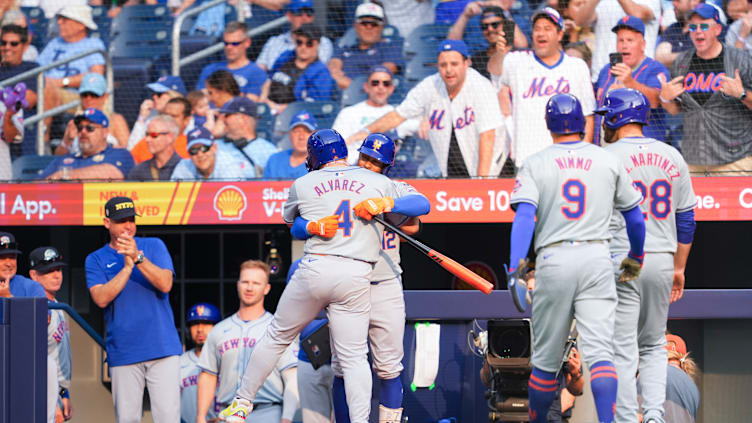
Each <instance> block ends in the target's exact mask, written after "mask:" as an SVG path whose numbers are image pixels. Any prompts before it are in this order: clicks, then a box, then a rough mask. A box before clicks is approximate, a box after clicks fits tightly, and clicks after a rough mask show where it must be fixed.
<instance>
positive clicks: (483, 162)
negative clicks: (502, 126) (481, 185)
mask: <svg viewBox="0 0 752 423" xmlns="http://www.w3.org/2000/svg"><path fill="white" fill-rule="evenodd" d="M495 141H496V130H494V129H491V130H489V131H486V132H484V133H482V134H480V140H479V141H478V172H477V175H478V176H490V173H491V157H492V156H493V148H494V142H495Z"/></svg>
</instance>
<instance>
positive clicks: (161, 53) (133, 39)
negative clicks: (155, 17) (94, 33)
mask: <svg viewBox="0 0 752 423" xmlns="http://www.w3.org/2000/svg"><path fill="white" fill-rule="evenodd" d="M170 35H171V34H170V32H169V31H167V30H164V29H160V30H157V31H143V32H140V33H137V32H127V33H120V34H118V35H117V36H115V37H114V38H113V39H112V40H110V56H111V57H128V58H135V59H151V60H155V59H160V58H169V55H170V50H171V40H170Z"/></svg>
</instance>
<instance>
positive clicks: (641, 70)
mask: <svg viewBox="0 0 752 423" xmlns="http://www.w3.org/2000/svg"><path fill="white" fill-rule="evenodd" d="M611 31H613V32H614V33H615V34H616V53H611V54H610V55H609V62H610V63H609V64H607V65H606V66H604V67H603V69H601V71H600V73H599V74H598V82H596V84H595V92H596V94H595V100H596V102H597V103H598V106H597V107H601V106H602V105H603V101H604V99H605V98H606V93H608V92H609V91H610V90H613V89H616V88H633V89H635V90H638V91H640V92H641V93H643V94H645V96H646V97H647V98H648V100H649V101H650V109H651V110H650V119H649V120H648V125H647V126H645V127H644V128H643V132H644V133H645V136H646V137H649V138H655V139H657V140H661V141H664V140H665V139H666V130H667V128H666V124H665V111H664V110H663V109H661V108H660V100H659V99H658V94H659V92H660V89H661V82H660V81H659V79H658V75H663V76H664V78H668V69H667V68H666V66H664V65H663V64H661V63H660V62H658V61H656V60H653V59H651V58H650V57H647V56H646V55H645V47H646V42H645V24H643V23H642V20H640V19H638V18H636V17H634V16H625V17H623V18H621V19H619V22H617V23H616V25H615V26H614V27H613V28H612V29H611ZM601 119H602V117H601V116H599V115H596V117H595V128H596V131H595V136H594V137H593V142H594V143H596V144H601V143H600V140H601V137H600V136H601V129H600V128H601Z"/></svg>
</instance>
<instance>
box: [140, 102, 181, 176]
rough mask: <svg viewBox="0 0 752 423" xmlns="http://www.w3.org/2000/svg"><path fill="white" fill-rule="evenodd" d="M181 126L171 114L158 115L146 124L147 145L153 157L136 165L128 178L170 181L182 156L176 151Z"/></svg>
mask: <svg viewBox="0 0 752 423" xmlns="http://www.w3.org/2000/svg"><path fill="white" fill-rule="evenodd" d="M179 135H180V127H179V126H178V123H177V122H175V119H173V118H172V117H170V116H169V115H158V116H156V117H153V118H151V120H149V124H148V125H147V126H146V146H147V148H148V149H149V153H150V154H151V155H152V158H151V159H149V160H146V161H145V162H142V163H140V164H138V165H136V166H135V167H134V168H133V169H131V171H130V172H129V173H128V179H130V180H138V181H169V180H170V177H171V176H172V172H173V171H174V170H175V166H177V165H178V163H180V156H179V155H178V153H176V152H175V140H176V139H177V138H178V136H179Z"/></svg>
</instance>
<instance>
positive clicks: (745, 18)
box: [726, 1, 752, 52]
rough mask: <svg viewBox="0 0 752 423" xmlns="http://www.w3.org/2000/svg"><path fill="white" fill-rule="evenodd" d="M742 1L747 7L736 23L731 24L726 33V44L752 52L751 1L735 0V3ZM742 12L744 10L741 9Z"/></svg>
mask: <svg viewBox="0 0 752 423" xmlns="http://www.w3.org/2000/svg"><path fill="white" fill-rule="evenodd" d="M738 3H741V4H743V5H744V6H745V7H746V9H745V10H743V13H742V14H741V16H739V18H738V19H737V20H736V21H734V23H732V24H731V26H729V29H728V32H727V33H726V44H727V45H730V46H734V47H736V48H738V49H742V50H746V51H748V52H752V34H750V31H752V8H750V7H749V3H747V2H746V1H744V2H735V4H738ZM731 4H732V3H731V2H729V8H731ZM739 12H742V11H739Z"/></svg>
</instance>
